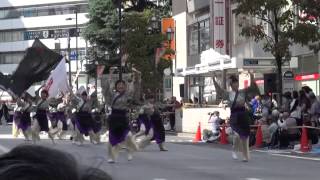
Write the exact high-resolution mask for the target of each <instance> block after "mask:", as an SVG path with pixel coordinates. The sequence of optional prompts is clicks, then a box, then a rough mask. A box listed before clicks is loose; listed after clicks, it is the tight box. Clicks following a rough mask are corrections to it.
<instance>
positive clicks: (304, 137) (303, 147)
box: [219, 124, 320, 152]
mask: <svg viewBox="0 0 320 180" xmlns="http://www.w3.org/2000/svg"><path fill="white" fill-rule="evenodd" d="M219 127H220V128H221V136H220V144H228V142H227V134H226V130H225V129H226V127H230V126H229V125H225V124H223V125H220V126H219ZM261 127H262V126H261V125H260V124H259V125H250V128H257V132H256V136H255V138H256V142H255V147H256V148H261V147H262V145H263V134H262V128H261ZM288 129H302V134H301V139H300V151H301V152H309V151H311V149H312V145H311V144H310V143H309V139H308V129H315V130H320V128H319V127H313V126H293V127H288Z"/></svg>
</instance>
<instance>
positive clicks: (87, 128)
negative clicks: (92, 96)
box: [73, 90, 97, 145]
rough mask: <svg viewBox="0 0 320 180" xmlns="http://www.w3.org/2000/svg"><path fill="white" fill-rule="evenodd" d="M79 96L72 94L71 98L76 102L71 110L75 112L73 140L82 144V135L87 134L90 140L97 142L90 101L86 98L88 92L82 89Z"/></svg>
mask: <svg viewBox="0 0 320 180" xmlns="http://www.w3.org/2000/svg"><path fill="white" fill-rule="evenodd" d="M80 95H81V98H79V97H76V96H74V95H73V98H74V99H75V100H76V102H77V106H76V107H77V109H75V110H73V111H76V112H75V131H76V136H75V137H74V138H75V139H74V140H75V141H77V142H79V143H80V144H79V145H82V144H83V142H84V137H83V135H85V136H89V137H90V142H92V143H95V142H97V140H96V139H97V138H96V135H95V134H94V132H93V119H92V117H91V102H90V100H89V99H88V94H87V92H86V91H85V90H84V91H82V92H81V94H80Z"/></svg>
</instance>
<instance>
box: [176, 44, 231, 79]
mask: <svg viewBox="0 0 320 180" xmlns="http://www.w3.org/2000/svg"><path fill="white" fill-rule="evenodd" d="M200 62H201V63H200V64H196V65H195V66H193V67H187V68H184V69H180V70H177V75H178V76H188V75H200V74H207V73H210V72H214V71H218V70H225V69H233V68H237V64H236V58H230V56H228V55H222V54H220V53H218V52H216V51H215V50H213V49H209V50H206V51H203V52H202V53H201V58H200Z"/></svg>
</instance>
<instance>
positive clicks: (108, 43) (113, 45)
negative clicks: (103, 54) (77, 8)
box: [84, 0, 119, 56]
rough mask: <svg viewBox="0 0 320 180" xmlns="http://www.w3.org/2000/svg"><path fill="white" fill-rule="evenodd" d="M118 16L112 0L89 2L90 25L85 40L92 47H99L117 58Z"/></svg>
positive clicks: (85, 32) (85, 33) (93, 0)
mask: <svg viewBox="0 0 320 180" xmlns="http://www.w3.org/2000/svg"><path fill="white" fill-rule="evenodd" d="M117 17H118V15H117V11H116V8H115V7H114V5H113V2H112V1H111V0H90V1H89V19H90V20H89V23H88V24H87V27H86V29H85V31H84V38H85V39H86V40H88V41H89V42H90V44H91V45H95V46H98V47H99V48H100V49H101V50H104V51H108V53H109V54H110V55H111V56H116V50H117V47H118V44H119V43H118V42H119V32H118V31H117V29H118V28H119V22H118V18H117Z"/></svg>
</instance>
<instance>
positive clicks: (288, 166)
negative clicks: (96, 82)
mask: <svg viewBox="0 0 320 180" xmlns="http://www.w3.org/2000/svg"><path fill="white" fill-rule="evenodd" d="M9 133H10V130H9V127H1V128H0V153H4V152H5V151H9V150H10V149H12V148H13V147H15V146H17V145H19V144H23V143H26V142H24V141H23V140H22V139H13V138H12V137H11V135H10V134H9ZM190 140H191V139H190V138H184V137H177V136H167V141H168V142H167V143H166V147H167V148H168V149H169V151H168V152H160V151H159V150H158V147H157V145H156V144H151V145H150V146H148V147H147V148H146V149H145V150H143V151H141V152H137V153H135V154H134V158H133V160H132V161H127V159H126V154H125V152H121V154H120V156H119V159H118V162H117V163H115V164H108V162H107V159H108V157H107V146H106V143H102V144H100V145H92V144H90V143H89V142H86V143H85V145H83V146H77V145H73V144H71V142H70V141H69V140H60V141H57V144H56V145H52V144H51V142H50V141H49V140H42V141H41V142H40V143H39V144H40V145H43V146H48V147H52V148H56V149H60V150H62V151H66V152H69V153H71V154H73V155H74V156H75V157H76V158H77V160H78V161H79V162H80V163H82V164H86V165H90V166H95V167H99V168H100V169H102V170H104V171H106V172H108V173H109V174H110V175H111V176H112V177H113V178H114V179H115V180H215V179H217V180H301V179H305V180H308V179H310V180H315V179H319V173H318V170H319V167H320V161H319V160H320V159H318V158H304V159H298V158H299V157H296V156H289V155H288V156H286V155H283V154H276V153H267V152H257V151H255V150H253V151H252V152H251V160H250V161H249V162H241V161H240V160H238V161H235V160H233V159H232V158H231V151H230V146H221V145H212V144H203V143H199V144H194V143H192V142H190Z"/></svg>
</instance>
